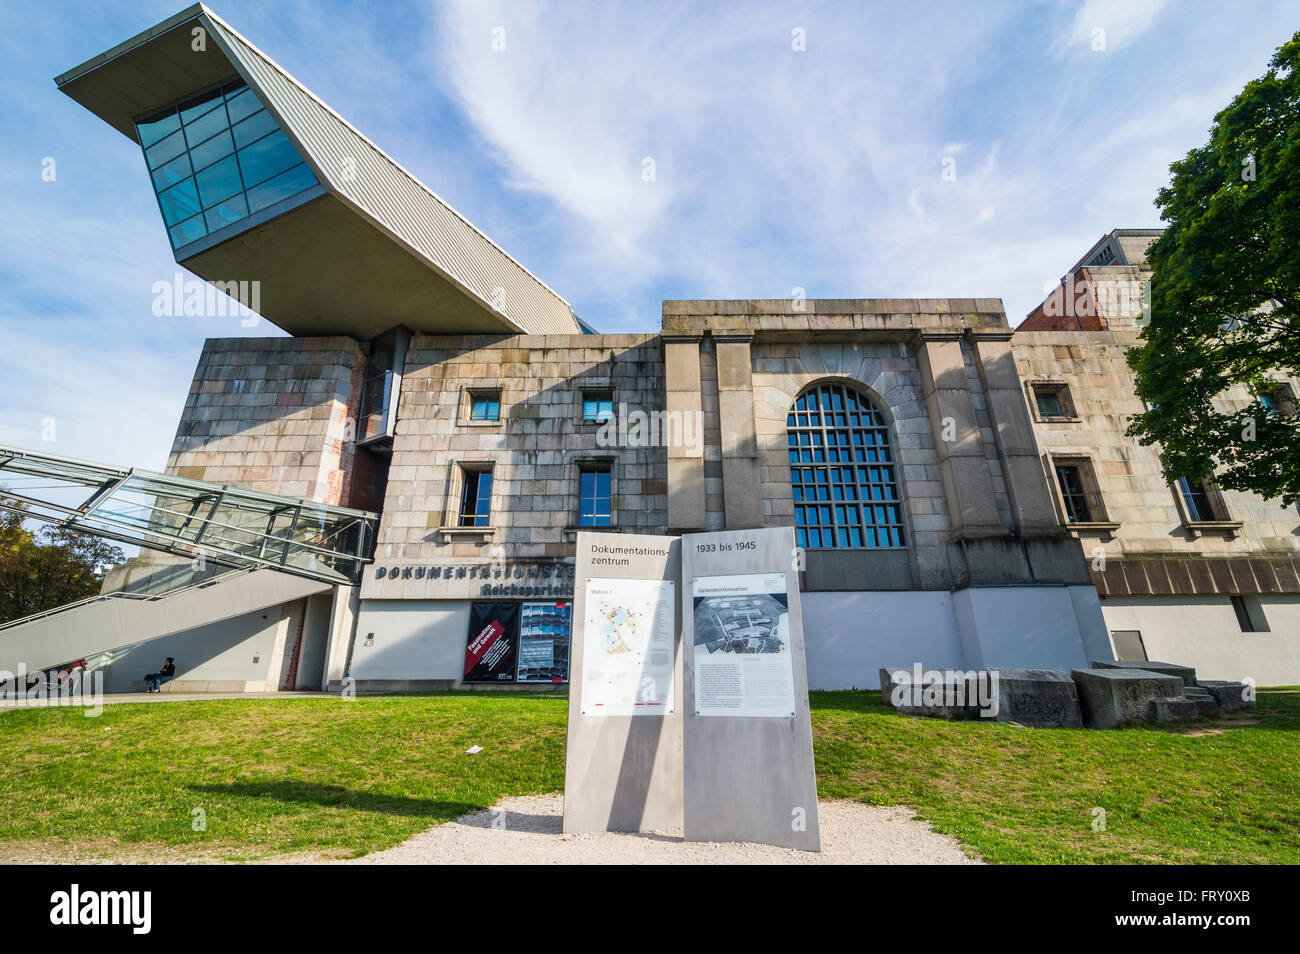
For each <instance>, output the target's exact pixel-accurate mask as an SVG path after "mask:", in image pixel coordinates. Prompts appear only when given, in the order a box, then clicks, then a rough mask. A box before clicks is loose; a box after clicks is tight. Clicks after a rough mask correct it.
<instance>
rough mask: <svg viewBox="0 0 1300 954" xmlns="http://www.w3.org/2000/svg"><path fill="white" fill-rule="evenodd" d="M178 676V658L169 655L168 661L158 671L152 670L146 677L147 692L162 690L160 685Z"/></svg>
mask: <svg viewBox="0 0 1300 954" xmlns="http://www.w3.org/2000/svg"><path fill="white" fill-rule="evenodd" d="M175 678H176V660H175V659H173V658H172V657H171V656H168V657H167V663H166V664H165V665H164V666H163V667H162V669H160V670H159V671H158V672H151V673H149V674H148V675H147V676H145V677H144V683H145V690H144V691H145V692H160V691H161V689H160V687H161V686H162V684H163V683H164V682H171V681H172V680H173V679H175Z"/></svg>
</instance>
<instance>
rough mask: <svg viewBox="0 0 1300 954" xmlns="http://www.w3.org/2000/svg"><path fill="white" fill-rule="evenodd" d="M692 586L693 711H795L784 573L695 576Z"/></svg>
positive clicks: (781, 713) (750, 713) (744, 713)
mask: <svg viewBox="0 0 1300 954" xmlns="http://www.w3.org/2000/svg"><path fill="white" fill-rule="evenodd" d="M694 590H695V592H694V594H693V596H694V619H695V713H696V715H703V716H709V715H722V716H775V717H790V716H793V715H794V714H795V704H794V667H793V665H792V663H791V655H790V611H789V603H788V599H787V596H786V585H785V575H784V574H781V573H765V574H741V575H738V576H705V577H697V578H696V579H695V580H694Z"/></svg>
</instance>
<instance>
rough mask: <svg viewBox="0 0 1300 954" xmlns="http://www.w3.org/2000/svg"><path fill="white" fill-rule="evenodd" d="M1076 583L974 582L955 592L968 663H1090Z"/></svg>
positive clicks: (1069, 666)
mask: <svg viewBox="0 0 1300 954" xmlns="http://www.w3.org/2000/svg"><path fill="white" fill-rule="evenodd" d="M1071 589H1072V587H1064V586H978V587H977V586H971V587H967V588H966V589H963V590H958V591H957V592H956V593H954V594H953V603H954V606H955V607H956V609H957V618H958V621H959V623H960V625H961V627H962V636H963V643H964V645H965V646H966V647H967V652H966V668H968V669H986V668H989V667H1004V668H1016V669H1064V670H1070V669H1083V668H1086V667H1087V665H1088V658H1087V653H1086V652H1085V650H1084V643H1083V639H1082V637H1081V634H1080V632H1079V610H1078V609H1077V608H1076V600H1075V599H1074V598H1072V596H1071V593H1070V590H1071ZM1087 589H1092V588H1091V587H1087ZM1085 608H1086V607H1085ZM976 643H977V644H978V648H976V646H975V644H976ZM922 662H925V660H922ZM927 665H928V663H927Z"/></svg>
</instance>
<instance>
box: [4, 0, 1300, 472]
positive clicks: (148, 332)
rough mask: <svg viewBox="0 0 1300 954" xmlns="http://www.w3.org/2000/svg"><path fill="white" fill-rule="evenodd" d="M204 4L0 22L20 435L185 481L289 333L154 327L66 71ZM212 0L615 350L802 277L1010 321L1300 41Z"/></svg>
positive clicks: (812, 15) (10, 336)
mask: <svg viewBox="0 0 1300 954" xmlns="http://www.w3.org/2000/svg"><path fill="white" fill-rule="evenodd" d="M183 6H184V2H183V0H173V2H162V3H155V2H142V3H114V2H107V0H94V2H89V0H88V2H70V3H59V2H53V3H47V4H39V5H37V4H23V5H19V4H8V5H6V6H5V7H4V9H3V11H0V50H3V54H4V60H5V63H6V69H5V71H4V77H3V80H2V81H0V82H2V83H3V85H2V86H0V130H3V132H0V135H3V142H4V148H3V150H2V151H0V443H13V444H20V445H24V446H29V447H41V448H45V449H47V450H50V451H52V452H54V453H60V454H66V455H69V456H74V457H83V458H89V459H97V460H105V461H109V462H113V463H122V464H132V465H136V466H141V467H148V468H154V469H161V468H162V467H163V465H164V464H165V462H166V456H167V452H168V449H169V448H170V446H171V440H172V436H173V434H174V432H175V426H176V422H177V420H178V418H179V415H180V411H181V406H182V404H183V402H184V399H185V394H186V392H187V390H188V385H189V381H190V379H191V376H192V374H193V371H194V365H195V363H196V361H197V359H198V355H199V350H200V348H201V347H202V342H203V339H204V338H206V337H226V336H236V335H248V334H253V335H265V334H279V332H278V331H277V330H276V329H274V328H273V327H272V326H269V325H268V324H266V323H262V324H261V325H259V326H257V327H253V328H244V327H241V326H240V322H239V320H238V319H237V318H233V317H232V318H158V317H155V316H154V315H153V313H152V309H151V304H152V301H153V292H152V288H153V285H154V283H155V282H156V281H160V280H163V281H169V280H171V277H172V275H173V274H174V273H175V272H176V271H177V267H176V265H175V263H174V261H173V259H172V257H171V254H170V250H169V248H168V245H167V241H166V236H165V234H164V232H163V228H162V224H161V222H160V220H159V216H158V212H157V207H156V205H155V203H154V200H153V197H152V193H151V192H150V189H149V183H148V177H147V175H146V173H145V170H144V167H143V161H142V159H141V157H140V155H139V152H138V150H137V148H136V146H135V145H134V144H133V143H131V142H130V141H128V140H127V139H125V138H124V137H122V136H121V135H120V134H119V133H117V132H115V131H114V130H112V129H111V128H109V127H108V126H107V125H105V124H104V123H102V122H101V121H100V120H98V119H97V118H95V117H94V116H92V115H91V114H89V113H87V112H86V111H84V110H83V109H82V108H81V107H79V106H78V105H76V104H75V103H73V102H72V101H71V100H69V99H67V98H66V97H64V96H63V95H62V94H60V93H58V92H57V91H56V90H55V88H54V84H53V82H52V77H53V76H55V75H56V74H58V73H60V72H62V71H64V70H66V69H68V68H70V67H72V66H75V65H76V64H78V63H80V62H82V61H83V60H85V59H87V58H89V57H91V56H93V55H95V54H97V53H99V52H101V51H103V50H105V49H107V48H109V47H110V46H112V45H114V44H116V43H118V42H121V41H122V40H124V39H127V38H128V37H130V36H132V35H134V34H135V33H137V32H139V31H140V30H142V29H145V28H146V27H148V26H151V25H153V24H154V23H156V22H158V21H159V20H162V19H164V18H165V17H167V16H169V15H171V14H173V13H175V12H177V11H178V10H179V9H181V8H182V7H183ZM210 6H212V8H213V9H214V10H215V11H216V12H217V13H218V14H220V15H221V16H222V17H223V18H224V19H225V20H227V21H228V22H229V23H231V24H232V25H233V26H234V27H235V28H236V29H237V30H239V31H240V32H241V33H243V34H244V35H245V36H247V37H248V38H249V39H251V40H252V41H253V42H254V43H256V44H257V45H258V46H259V47H260V48H261V49H262V50H263V51H265V52H266V53H267V54H268V55H270V56H271V57H272V58H274V59H275V60H277V61H278V62H279V63H280V64H281V65H282V66H283V67H285V68H286V69H287V70H288V71H289V72H290V73H292V74H293V75H294V76H296V77H297V78H298V79H299V80H300V81H301V82H303V83H304V84H305V85H306V86H307V87H308V88H310V89H312V90H313V91H314V92H315V93H317V94H318V95H319V96H320V97H321V98H322V99H324V100H325V101H326V102H328V103H329V104H330V105H332V106H333V107H334V108H335V109H336V110H338V111H339V112H340V113H341V114H342V115H343V116H345V117H347V118H348V119H349V120H350V121H352V122H353V123H354V124H355V125H356V126H357V127H358V128H359V129H361V130H362V131H363V132H365V133H366V134H367V135H368V136H369V137H370V138H371V139H373V140H374V141H375V142H376V143H377V144H378V145H379V146H380V147H381V148H383V149H384V150H385V151H387V152H388V153H389V154H391V155H392V156H394V157H395V158H396V159H397V160H398V161H399V162H401V163H402V164H403V165H405V166H406V167H407V168H408V169H410V170H411V171H412V172H414V173H415V174H416V175H417V176H418V177H420V178H421V179H422V180H423V181H424V182H426V183H427V184H428V185H429V186H430V187H431V188H433V189H434V190H435V191H437V192H438V193H439V194H440V195H441V196H442V197H443V198H445V199H446V200H447V201H449V202H450V203H451V204H452V205H454V206H455V207H456V208H457V209H458V210H459V211H460V212H461V213H462V214H464V215H465V216H466V217H468V218H469V219H470V220H471V221H472V222H474V223H475V224H476V225H478V226H479V227H480V228H481V229H483V230H484V231H485V232H486V233H487V234H488V235H490V236H492V237H493V238H494V239H495V240H496V241H497V242H498V243H499V244H500V245H501V246H502V247H503V248H505V249H506V250H507V251H508V252H510V253H511V254H512V255H514V256H515V257H516V258H517V259H518V260H519V261H520V262H522V263H523V264H524V265H525V266H527V267H528V268H529V269H531V270H532V271H533V272H534V273H535V274H537V275H538V276H539V277H541V278H542V279H543V280H544V281H546V282H547V283H548V284H549V285H550V286H551V287H553V288H554V289H556V291H558V292H559V293H560V294H561V295H563V296H564V297H565V298H567V299H568V300H569V301H570V303H571V304H572V305H573V307H574V309H575V311H576V312H577V313H578V314H579V315H581V316H582V317H583V318H585V319H586V320H588V321H589V322H591V323H592V324H594V325H595V326H596V327H597V328H598V329H600V330H602V331H609V332H617V331H653V330H655V329H656V328H657V327H658V323H659V309H660V301H661V300H662V299H665V298H781V297H788V296H790V295H791V294H792V293H793V290H794V289H796V288H802V289H804V290H805V293H806V294H807V295H808V297H820V298H840V297H864V298H866V297H913V296H922V297H931V296H954V297H991V298H1002V299H1003V300H1004V302H1005V303H1006V306H1007V313H1008V316H1009V318H1010V320H1011V322H1012V324H1013V325H1014V324H1015V323H1016V322H1017V321H1018V320H1019V319H1020V318H1021V317H1023V316H1024V314H1025V313H1026V312H1027V311H1028V310H1029V309H1030V308H1031V307H1032V306H1033V305H1034V304H1036V303H1037V302H1038V301H1039V300H1040V299H1041V297H1042V291H1043V286H1044V283H1046V282H1054V281H1055V280H1056V279H1057V278H1058V277H1059V276H1060V274H1061V272H1062V271H1064V270H1065V269H1066V268H1067V267H1068V266H1069V265H1070V264H1071V263H1072V262H1073V261H1074V260H1075V259H1076V258H1077V257H1078V256H1079V255H1080V254H1082V253H1083V252H1084V251H1085V250H1086V249H1087V248H1088V247H1089V246H1090V245H1091V244H1092V243H1093V242H1094V241H1095V240H1096V239H1097V238H1099V237H1100V236H1101V235H1102V234H1103V233H1104V232H1106V231H1109V230H1110V229H1112V228H1116V227H1149V226H1154V225H1157V224H1158V219H1157V215H1156V212H1155V209H1154V207H1153V205H1152V199H1153V197H1154V195H1155V192H1156V190H1157V189H1158V188H1159V187H1160V186H1161V185H1163V184H1165V182H1166V181H1167V179H1168V165H1169V163H1170V162H1171V161H1172V160H1174V159H1176V158H1178V157H1180V156H1181V155H1183V154H1184V153H1185V152H1186V151H1187V150H1188V149H1189V148H1191V147H1192V146H1195V145H1197V144H1199V143H1201V142H1203V141H1204V140H1205V138H1206V132H1207V130H1208V127H1209V124H1210V121H1211V119H1212V118H1213V115H1214V113H1215V112H1216V111H1217V110H1218V109H1220V108H1221V107H1222V106H1224V105H1225V104H1226V103H1227V102H1228V100H1229V99H1230V98H1231V97H1232V95H1233V94H1234V93H1235V92H1236V91H1238V90H1239V89H1240V88H1241V87H1242V85H1243V84H1244V83H1245V82H1246V81H1247V80H1249V79H1250V78H1252V77H1254V76H1257V75H1259V74H1260V73H1262V72H1263V70H1264V69H1265V67H1266V64H1267V61H1268V58H1269V56H1270V55H1271V53H1272V50H1273V49H1274V48H1275V47H1276V46H1278V45H1279V44H1281V43H1282V42H1283V41H1284V40H1285V39H1287V38H1288V37H1289V36H1290V35H1291V34H1292V32H1294V30H1295V29H1296V27H1297V25H1298V24H1300V18H1298V17H1297V16H1296V14H1297V13H1300V4H1297V3H1296V2H1294V0H1289V2H1282V3H1278V2H1260V3H1251V2H1234V3H1230V4H1225V3H1202V2H1182V3H1178V2H1158V0H1148V2H1140V0H1087V2H1085V3H1077V4H1075V3H1035V2H1022V3H1012V2H1003V3H988V4H980V3H957V2H952V3H928V2H925V0H913V2H908V3H892V4H866V3H838V4H837V3H828V4H775V3H774V4H768V3H757V2H755V3H750V2H744V0H737V2H733V3H726V4H721V3H718V4H709V3H697V4H671V3H650V4H647V3H632V2H606V3H593V4H582V3H578V2H565V3H552V4H544V5H534V4H526V3H521V2H511V3H492V2H486V0H475V2H466V3H449V2H427V3H413V4H399V3H378V2H374V3H371V2H367V3H329V2H320V0H312V2H292V0H291V2H276V3H266V2H264V0H217V2H214V3H212V4H210ZM1098 30H1100V31H1104V33H1102V34H1099V33H1097V31H1098ZM494 31H498V32H494ZM499 31H504V32H499ZM795 31H802V32H801V33H800V34H796V32H795ZM797 36H802V37H803V38H804V46H805V49H803V50H796V49H794V48H793V47H794V46H796V45H798V44H797V43H795V42H794V41H795V39H796V37H797ZM501 37H504V40H505V49H504V50H494V49H493V40H494V38H495V39H497V40H498V41H499V40H500V38H501ZM1098 39H1104V49H1094V47H1095V46H1098V45H1102V44H1099V43H1098ZM497 45H498V46H500V43H499V42H498V43H497ZM46 158H52V159H54V160H55V170H56V175H55V179H54V181H52V182H47V181H44V180H43V179H42V176H41V171H42V162H43V161H44V160H45V159H46ZM647 158H650V159H653V161H654V178H653V180H652V181H647V180H646V179H645V178H644V177H643V169H644V168H645V167H646V166H645V160H646V159H647ZM945 159H951V160H952V161H953V162H952V164H950V166H949V168H955V172H956V175H955V178H951V177H950V178H945V177H944V176H943V174H942V173H943V171H944V168H945V163H944V160H945ZM51 421H52V423H53V428H52V434H51V428H50V422H51ZM43 432H44V434H43ZM43 436H44V437H50V436H53V438H54V439H53V440H52V441H44V440H42V438H43Z"/></svg>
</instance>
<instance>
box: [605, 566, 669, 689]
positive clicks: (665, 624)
mask: <svg viewBox="0 0 1300 954" xmlns="http://www.w3.org/2000/svg"><path fill="white" fill-rule="evenodd" d="M586 597H587V599H586V607H585V614H584V615H585V617H586V619H585V620H584V624H585V625H584V627H583V639H584V654H585V657H584V658H585V660H586V661H585V662H584V665H583V669H584V676H583V697H582V698H583V704H582V708H583V712H584V714H588V715H655V714H659V715H662V714H664V713H665V712H670V711H672V704H673V667H674V663H675V658H674V657H675V648H676V635H677V634H676V621H675V608H676V602H675V600H676V587H675V585H674V583H673V581H671V580H604V579H589V580H588V581H587V593H586Z"/></svg>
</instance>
